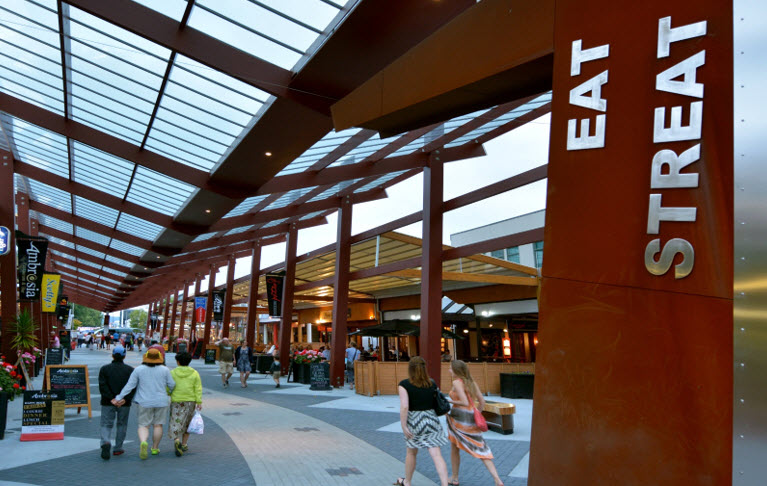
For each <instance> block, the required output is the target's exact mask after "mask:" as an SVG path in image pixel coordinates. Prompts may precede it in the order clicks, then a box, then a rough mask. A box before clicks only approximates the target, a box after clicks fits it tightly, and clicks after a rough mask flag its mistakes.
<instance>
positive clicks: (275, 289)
mask: <svg viewBox="0 0 767 486" xmlns="http://www.w3.org/2000/svg"><path fill="white" fill-rule="evenodd" d="M284 279H285V277H284V276H282V275H279V274H275V273H268V274H266V296H267V298H268V301H269V315H270V316H274V317H280V316H282V282H283V280H284Z"/></svg>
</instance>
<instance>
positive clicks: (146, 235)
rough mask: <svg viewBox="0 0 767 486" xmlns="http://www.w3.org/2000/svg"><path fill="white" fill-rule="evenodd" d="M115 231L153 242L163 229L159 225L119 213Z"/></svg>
mask: <svg viewBox="0 0 767 486" xmlns="http://www.w3.org/2000/svg"><path fill="white" fill-rule="evenodd" d="M116 229H117V230H118V231H122V232H125V233H130V234H132V235H136V236H138V237H139V238H143V239H145V240H149V241H154V240H155V238H157V235H159V234H160V233H161V232H162V231H163V230H164V229H165V228H163V227H162V226H160V225H159V224H154V223H150V222H149V221H145V220H143V219H140V218H137V217H135V216H133V215H131V214H127V213H121V214H120V220H119V221H118V222H117V227H116Z"/></svg>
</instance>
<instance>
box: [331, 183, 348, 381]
mask: <svg viewBox="0 0 767 486" xmlns="http://www.w3.org/2000/svg"><path fill="white" fill-rule="evenodd" d="M351 233H352V203H351V201H350V200H349V199H348V198H346V199H345V200H344V203H343V204H342V205H341V207H340V208H339V209H338V225H337V229H336V264H335V269H334V270H335V271H334V273H333V278H334V282H333V324H332V325H333V337H332V341H333V342H332V350H333V352H332V353H330V383H331V385H332V386H335V387H340V388H343V386H344V363H345V362H344V357H345V356H346V353H345V352H344V350H345V349H346V337H347V329H346V310H347V309H348V308H349V261H350V258H351V246H352V245H351Z"/></svg>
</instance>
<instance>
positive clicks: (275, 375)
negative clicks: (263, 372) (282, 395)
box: [269, 349, 282, 388]
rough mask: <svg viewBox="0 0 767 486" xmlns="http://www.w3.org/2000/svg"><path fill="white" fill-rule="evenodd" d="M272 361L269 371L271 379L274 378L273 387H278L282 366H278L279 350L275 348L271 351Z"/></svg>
mask: <svg viewBox="0 0 767 486" xmlns="http://www.w3.org/2000/svg"><path fill="white" fill-rule="evenodd" d="M273 356H274V361H272V367H271V368H269V371H271V372H272V379H273V380H274V383H275V385H277V386H275V388H279V387H280V375H281V374H282V368H280V352H279V351H278V350H277V349H275V350H274V352H273Z"/></svg>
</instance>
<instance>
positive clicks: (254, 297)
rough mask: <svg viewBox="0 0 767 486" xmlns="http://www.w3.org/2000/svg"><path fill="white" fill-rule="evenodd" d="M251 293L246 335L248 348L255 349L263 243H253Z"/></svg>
mask: <svg viewBox="0 0 767 486" xmlns="http://www.w3.org/2000/svg"><path fill="white" fill-rule="evenodd" d="M250 257H251V262H250V292H249V293H248V315H247V317H246V318H245V329H246V331H245V335H246V336H247V339H248V346H250V347H253V345H254V344H255V341H256V321H258V280H259V278H260V277H261V242H260V241H259V240H256V241H255V242H253V250H251V252H250Z"/></svg>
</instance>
